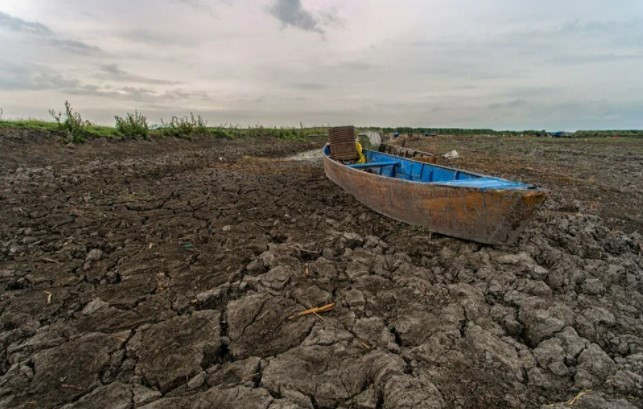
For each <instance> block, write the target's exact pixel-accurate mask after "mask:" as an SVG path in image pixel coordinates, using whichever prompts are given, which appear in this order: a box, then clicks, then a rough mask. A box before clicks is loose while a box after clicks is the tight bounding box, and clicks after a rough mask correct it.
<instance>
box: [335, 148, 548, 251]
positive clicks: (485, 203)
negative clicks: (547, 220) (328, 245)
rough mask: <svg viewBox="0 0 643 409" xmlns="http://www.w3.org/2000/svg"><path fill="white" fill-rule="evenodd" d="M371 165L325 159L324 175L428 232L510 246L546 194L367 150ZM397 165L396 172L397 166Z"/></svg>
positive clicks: (378, 209) (388, 213)
mask: <svg viewBox="0 0 643 409" xmlns="http://www.w3.org/2000/svg"><path fill="white" fill-rule="evenodd" d="M365 154H366V157H367V163H366V164H362V165H346V164H344V163H342V162H339V161H336V160H334V159H332V158H331V157H330V152H329V149H328V145H327V146H326V147H324V151H323V160H324V170H325V172H326V176H328V178H329V179H330V180H332V181H333V182H335V183H336V184H337V185H339V186H340V187H342V188H343V189H344V190H345V191H347V192H348V193H350V194H351V195H353V196H354V197H355V198H356V199H357V200H358V201H360V202H361V203H363V204H364V205H366V206H368V207H369V208H371V209H372V210H374V211H376V212H378V213H380V214H382V215H385V216H388V217H390V218H393V219H395V220H398V221H401V222H405V223H408V224H412V225H419V226H423V227H425V228H426V229H428V230H429V231H432V232H436V233H440V234H444V235H447V236H452V237H457V238H461V239H466V240H472V241H475V242H479V243H485V244H509V243H511V242H513V241H514V240H515V239H516V238H517V237H518V236H519V235H520V233H521V232H522V230H523V229H524V227H525V225H526V224H527V222H528V221H529V219H530V217H531V216H532V214H533V213H534V211H535V210H536V209H537V208H538V207H539V206H540V205H541V204H542V203H543V202H544V201H545V200H546V198H547V192H546V191H544V190H542V189H539V188H536V187H534V186H532V185H527V184H523V183H521V182H513V181H509V180H506V179H501V178H496V177H492V176H487V175H481V174H477V173H473V172H467V171H462V170H459V169H454V168H448V167H444V166H438V165H433V164H430V163H423V162H419V161H414V160H411V159H406V158H400V157H397V156H394V155H389V154H385V153H382V152H374V151H365ZM396 169H397V170H396Z"/></svg>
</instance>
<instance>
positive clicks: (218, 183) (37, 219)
mask: <svg viewBox="0 0 643 409" xmlns="http://www.w3.org/2000/svg"><path fill="white" fill-rule="evenodd" d="M420 142H422V143H424V144H425V146H426V145H427V144H434V145H433V148H434V149H436V150H437V151H440V153H443V152H446V151H447V150H451V149H457V150H458V151H459V152H460V153H461V154H462V158H461V159H459V160H457V161H456V163H457V164H458V165H459V166H464V167H469V168H471V169H474V170H484V171H487V172H491V173H494V174H497V175H502V176H509V177H514V178H519V179H523V180H529V181H531V182H536V183H541V184H543V185H545V187H547V188H550V189H551V190H552V198H551V200H549V201H548V202H547V203H546V205H545V206H544V208H543V209H542V210H541V211H539V212H538V214H537V215H536V217H535V218H534V220H533V222H532V223H531V224H530V225H529V227H528V228H527V230H526V231H525V233H524V234H523V235H522V237H521V238H520V240H519V241H518V242H517V243H516V244H515V245H512V246H505V247H491V246H483V245H479V244H475V243H471V242H466V241H461V240H457V239H452V238H447V237H443V236H439V235H434V234H433V235H432V234H430V233H429V232H426V231H423V230H421V229H418V228H416V227H413V226H406V225H403V224H401V223H397V222H394V221H391V220H389V219H386V218H384V217H382V216H380V215H378V214H375V213H373V212H371V211H369V210H368V209H367V208H365V207H363V206H361V205H360V204H359V203H357V202H356V201H355V200H354V199H353V198H352V197H351V196H349V195H348V194H346V193H344V192H343V191H342V190H341V189H339V188H338V187H336V186H335V185H333V184H332V183H331V182H330V181H328V180H327V179H326V178H325V176H324V174H323V170H322V169H321V167H320V166H319V163H318V162H315V161H292V160H278V159H277V158H281V157H285V156H288V155H290V154H293V153H295V152H298V151H304V150H308V149H311V148H316V147H319V146H321V141H320V140H316V141H311V142H305V143H304V142H287V141H281V140H273V139H252V140H238V141H222V140H212V139H197V140H194V141H181V140H170V139H168V140H162V141H155V142H120V143H109V142H105V141H92V142H89V143H87V144H85V145H81V146H76V147H66V146H64V145H62V144H61V143H60V141H59V138H57V137H55V136H51V135H48V134H40V133H33V132H27V131H21V132H15V131H6V130H5V131H3V134H2V136H0V285H1V286H2V287H1V288H2V290H0V291H1V292H0V296H1V301H0V308H1V310H0V314H1V315H0V329H1V333H0V344H1V345H2V349H1V355H0V407H6V408H9V407H11V408H54V407H66V408H102V407H111V408H133V407H137V408H138V407H141V408H148V409H152V408H154V409H159V408H168V409H169V408H268V409H278V408H282V409H285V408H292V409H295V408H319V409H321V408H363V409H366V408H371V409H374V408H495V407H498V408H504V407H509V408H523V407H525V408H550V407H551V408H567V407H575V408H623V409H624V408H635V407H642V406H643V313H642V311H643V270H642V267H641V250H642V248H641V246H642V239H641V205H640V203H641V183H640V180H641V176H642V175H641V172H642V169H643V166H642V161H643V152H641V144H640V143H636V142H633V145H632V146H630V147H628V148H627V149H626V150H624V151H623V150H617V149H611V148H609V149H608V148H605V149H603V148H600V149H598V148H596V147H595V146H593V145H590V144H591V142H588V143H587V144H582V143H579V142H575V143H577V145H574V149H571V148H569V147H565V145H546V146H544V147H543V146H540V145H536V146H540V149H541V151H536V152H534V151H533V149H531V148H532V147H533V146H532V145H531V144H532V142H531V141H530V142H529V144H524V141H520V140H509V139H507V140H496V141H495V142H494V143H491V142H490V140H487V139H483V138H471V139H468V140H461V139H458V138H455V139H452V140H450V141H447V140H442V139H440V140H432V141H429V142H427V141H420ZM534 143H536V142H534ZM538 143H545V142H538ZM481 144H490V146H488V147H487V148H484V147H482V146H481ZM587 146H590V148H587ZM528 148H530V149H528ZM548 149H554V151H549V150H548ZM579 151H580V152H581V153H578V152H579ZM583 152H589V153H591V154H589V155H586V154H584V153H583ZM592 152H593V153H592ZM596 155H605V157H600V158H598V159H597V158H596ZM521 158H522V159H524V160H530V161H533V163H534V164H533V165H523V164H522V163H518V164H517V163H516V161H517V160H521ZM616 159H618V160H619V162H618V163H616V162H614V161H615V160H616ZM536 165H538V166H536ZM528 168H530V169H528ZM547 168H550V169H559V168H560V169H563V168H565V169H568V173H566V174H561V175H558V176H556V175H554V176H552V173H551V172H547V171H546V169H547ZM621 171H622V172H625V173H626V174H627V180H628V183H630V184H629V185H625V184H623V183H619V181H622V180H623V179H622V178H621V177H620V176H619V172H621ZM605 173H608V174H609V177H610V178H612V179H607V180H603V179H601V178H600V177H599V176H601V175H603V174H605ZM564 178H567V179H565V183H562V184H561V183H559V182H558V181H559V180H563V179H564ZM589 178H593V179H592V180H593V184H590V183H588V180H590V179H589ZM610 180H611V181H610ZM606 192H618V194H617V193H614V194H609V193H606ZM593 202H598V204H597V205H592V203H593ZM626 208H627V209H626ZM623 209H626V210H627V212H625V211H622V210H623ZM332 302H334V303H335V306H334V308H333V309H332V310H331V311H330V312H326V313H322V314H319V315H307V316H303V317H299V318H293V319H290V318H289V317H291V316H292V315H293V314H295V313H297V312H299V311H302V310H304V309H307V308H310V307H316V306H322V305H325V304H328V303H332Z"/></svg>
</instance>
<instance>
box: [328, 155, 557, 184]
mask: <svg viewBox="0 0 643 409" xmlns="http://www.w3.org/2000/svg"><path fill="white" fill-rule="evenodd" d="M328 146H329V144H326V145H324V147H323V148H322V155H323V157H324V160H328V161H329V162H330V163H332V164H334V165H336V166H337V167H338V168H342V167H343V168H346V169H348V170H349V171H351V172H359V173H365V174H367V175H371V176H375V177H378V178H386V179H394V180H396V181H398V182H406V183H416V184H420V185H426V186H429V187H430V186H439V187H442V188H451V189H461V190H462V189H464V190H472V191H478V192H489V191H501V192H502V191H511V190H514V191H524V192H525V193H528V192H542V193H547V190H546V189H543V188H541V187H540V186H537V185H534V184H528V183H523V182H514V181H512V180H509V179H504V178H500V177H496V176H491V175H485V174H483V173H477V172H471V171H468V170H462V169H458V168H452V167H449V166H444V165H436V164H433V163H426V162H420V161H417V160H413V159H410V158H401V157H399V156H395V155H391V154H389V153H384V152H379V151H373V150H369V149H365V150H364V151H365V152H375V153H377V154H380V155H385V156H388V157H390V158H394V159H396V160H404V161H409V162H415V163H418V164H420V165H429V166H435V167H438V168H442V169H447V170H451V171H455V172H465V173H468V174H471V175H475V176H478V177H481V178H493V179H496V180H500V181H506V182H510V183H522V184H523V185H524V187H510V188H506V189H497V188H485V187H476V186H457V185H450V184H448V183H445V182H422V181H417V180H408V179H401V178H396V177H389V176H384V175H379V174H375V173H369V172H363V171H362V170H361V169H356V168H351V167H350V166H347V165H345V164H343V163H341V162H338V161H336V160H334V159H333V158H331V157H330V155H329V154H327V153H326V148H327V147H328ZM355 175H357V173H355Z"/></svg>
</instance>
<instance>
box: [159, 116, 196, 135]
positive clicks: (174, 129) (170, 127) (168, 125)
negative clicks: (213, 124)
mask: <svg viewBox="0 0 643 409" xmlns="http://www.w3.org/2000/svg"><path fill="white" fill-rule="evenodd" d="M207 131H208V130H207V122H206V120H205V119H203V117H201V115H197V116H196V117H195V116H194V114H192V113H190V116H184V117H177V116H172V119H171V120H170V122H164V121H163V120H162V119H161V133H162V134H163V135H166V136H174V137H177V138H189V137H191V136H192V135H199V134H200V135H202V134H205V133H207Z"/></svg>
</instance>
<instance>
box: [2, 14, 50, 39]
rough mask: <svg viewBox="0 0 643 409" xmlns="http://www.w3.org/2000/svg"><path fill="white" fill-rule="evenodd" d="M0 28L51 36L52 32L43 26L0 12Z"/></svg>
mask: <svg viewBox="0 0 643 409" xmlns="http://www.w3.org/2000/svg"><path fill="white" fill-rule="evenodd" d="M0 27H4V28H7V29H9V30H13V31H18V32H22V33H29V34H38V35H51V34H53V32H52V31H51V30H50V29H49V27H47V26H46V25H44V24H40V23H36V22H32V21H26V20H23V19H21V18H18V17H14V16H10V15H9V14H7V13H3V12H1V11H0Z"/></svg>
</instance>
